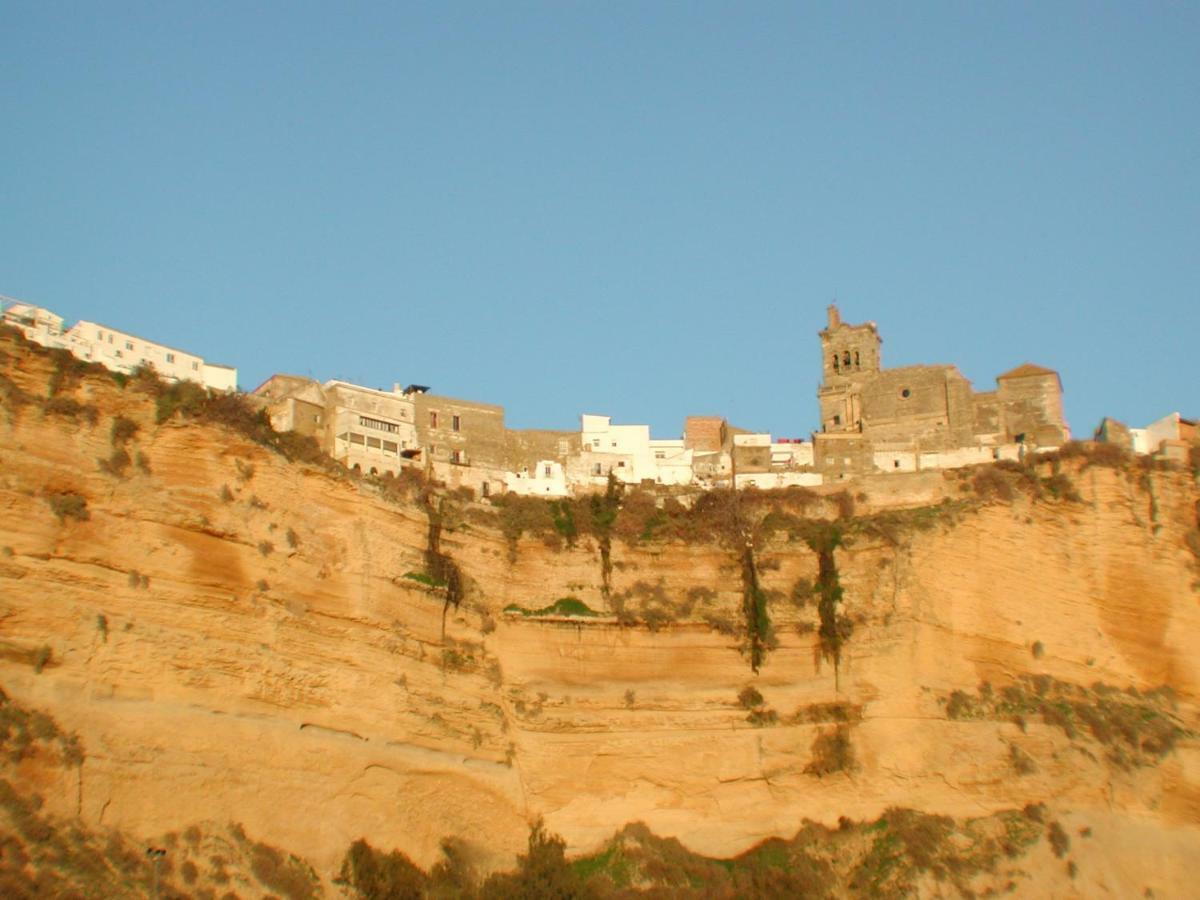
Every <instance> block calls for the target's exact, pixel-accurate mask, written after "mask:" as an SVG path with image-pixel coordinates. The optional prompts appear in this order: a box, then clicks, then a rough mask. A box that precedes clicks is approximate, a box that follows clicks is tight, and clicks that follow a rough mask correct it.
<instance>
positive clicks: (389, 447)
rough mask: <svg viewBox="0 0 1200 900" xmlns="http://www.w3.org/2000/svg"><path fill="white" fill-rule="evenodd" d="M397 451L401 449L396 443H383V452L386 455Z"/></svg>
mask: <svg viewBox="0 0 1200 900" xmlns="http://www.w3.org/2000/svg"><path fill="white" fill-rule="evenodd" d="M397 450H399V448H398V447H397V446H396V442H395V441H384V442H383V452H384V453H395V452H396V451H397Z"/></svg>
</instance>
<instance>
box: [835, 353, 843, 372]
mask: <svg viewBox="0 0 1200 900" xmlns="http://www.w3.org/2000/svg"><path fill="white" fill-rule="evenodd" d="M841 369H842V367H841V364H840V363H839V362H838V355H837V354H836V353H835V354H833V371H835V372H840V371H841Z"/></svg>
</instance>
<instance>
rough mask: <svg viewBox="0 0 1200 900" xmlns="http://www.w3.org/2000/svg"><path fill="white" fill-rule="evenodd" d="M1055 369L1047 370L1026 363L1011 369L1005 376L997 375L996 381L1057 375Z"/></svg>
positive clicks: (1043, 367)
mask: <svg viewBox="0 0 1200 900" xmlns="http://www.w3.org/2000/svg"><path fill="white" fill-rule="evenodd" d="M1057 374H1058V373H1057V372H1055V371H1054V370H1053V369H1047V368H1046V367H1045V366H1035V365H1034V364H1033V363H1025V364H1023V365H1020V366H1017V367H1016V368H1015V369H1010V370H1009V371H1007V372H1005V373H1004V374H1003V375H997V376H996V380H997V381H999V380H1000V379H1001V378H1027V377H1028V376H1030V375H1057Z"/></svg>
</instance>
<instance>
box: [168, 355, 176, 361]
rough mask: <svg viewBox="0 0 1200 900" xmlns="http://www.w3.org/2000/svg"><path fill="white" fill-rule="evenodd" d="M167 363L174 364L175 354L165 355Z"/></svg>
mask: <svg viewBox="0 0 1200 900" xmlns="http://www.w3.org/2000/svg"><path fill="white" fill-rule="evenodd" d="M167 362H175V354H174V353H168V354H167Z"/></svg>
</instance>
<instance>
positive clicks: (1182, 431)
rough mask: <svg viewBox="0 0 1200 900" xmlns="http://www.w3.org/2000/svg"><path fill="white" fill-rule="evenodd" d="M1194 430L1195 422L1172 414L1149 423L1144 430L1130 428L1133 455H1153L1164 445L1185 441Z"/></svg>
mask: <svg viewBox="0 0 1200 900" xmlns="http://www.w3.org/2000/svg"><path fill="white" fill-rule="evenodd" d="M1195 430H1196V423H1195V422H1192V421H1190V420H1188V419H1185V418H1183V416H1181V415H1180V414H1179V413H1177V412H1173V413H1168V414H1167V415H1165V416H1163V417H1162V418H1161V419H1159V420H1158V421H1156V422H1151V423H1150V424H1149V425H1147V426H1146V427H1145V428H1130V429H1129V435H1130V437H1131V438H1132V439H1133V452H1134V453H1139V454H1142V455H1153V454H1155V453H1158V452H1159V451H1160V450H1162V449H1163V444H1164V443H1166V442H1168V441H1181V440H1187V439H1189V437H1190V436H1191V435H1192V434H1194V433H1195Z"/></svg>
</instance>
